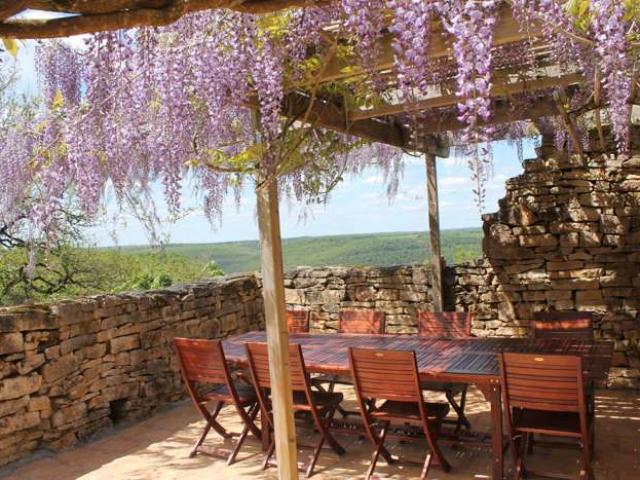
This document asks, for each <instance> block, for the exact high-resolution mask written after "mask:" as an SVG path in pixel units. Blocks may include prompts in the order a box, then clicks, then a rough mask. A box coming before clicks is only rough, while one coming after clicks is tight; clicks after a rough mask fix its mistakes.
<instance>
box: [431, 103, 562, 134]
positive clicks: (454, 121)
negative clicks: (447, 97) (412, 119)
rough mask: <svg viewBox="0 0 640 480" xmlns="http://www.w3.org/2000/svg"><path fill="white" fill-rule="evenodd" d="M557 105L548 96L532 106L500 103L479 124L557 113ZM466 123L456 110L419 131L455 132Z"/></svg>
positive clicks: (499, 122)
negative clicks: (517, 106) (460, 118)
mask: <svg viewBox="0 0 640 480" xmlns="http://www.w3.org/2000/svg"><path fill="white" fill-rule="evenodd" d="M558 114H559V111H558V105H557V104H556V102H555V101H553V100H552V99H550V98H545V99H541V100H540V101H539V102H536V103H535V104H534V105H532V106H527V107H524V108H518V109H514V108H513V107H512V106H511V105H508V104H507V105H500V106H497V107H495V108H493V110H492V114H491V118H490V119H489V120H488V121H486V122H479V124H480V125H499V124H503V123H509V122H515V121H521V120H535V119H536V118H540V117H547V116H550V115H558ZM466 127H467V124H466V123H464V122H461V121H460V120H458V118H457V112H454V113H452V114H451V115H450V116H448V117H446V118H443V119H441V120H440V121H438V122H433V123H426V124H425V125H424V126H422V127H421V128H420V132H421V133H424V134H425V135H434V134H437V133H445V132H455V131H457V130H461V129H463V128H466Z"/></svg>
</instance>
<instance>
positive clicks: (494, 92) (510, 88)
mask: <svg viewBox="0 0 640 480" xmlns="http://www.w3.org/2000/svg"><path fill="white" fill-rule="evenodd" d="M583 80H584V79H583V77H582V75H580V74H577V73H571V74H567V75H563V76H560V77H546V78H540V79H536V80H522V81H518V82H513V83H508V84H500V83H494V84H493V85H492V87H491V96H492V97H508V96H510V95H516V94H522V93H526V92H534V91H536V90H544V89H547V88H554V87H558V86H567V85H573V84H575V83H580V82H582V81H583ZM459 101H460V97H458V96H457V95H442V96H440V97H434V98H427V99H425V100H419V101H417V102H407V103H401V104H397V105H385V106H383V107H379V108H373V109H370V110H353V111H351V112H349V120H351V121H354V122H356V121H358V120H364V119H369V118H375V117H384V116H389V115H395V114H398V113H411V112H419V111H423V110H431V109H435V108H442V107H450V106H453V105H456V104H457V103H458V102H459Z"/></svg>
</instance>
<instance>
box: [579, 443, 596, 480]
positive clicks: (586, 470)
mask: <svg viewBox="0 0 640 480" xmlns="http://www.w3.org/2000/svg"><path fill="white" fill-rule="evenodd" d="M580 444H581V445H580V448H581V450H582V462H581V465H580V467H581V468H580V480H593V478H594V476H593V469H592V467H591V442H590V441H589V434H588V433H587V434H586V435H583V437H582V439H581V442H580Z"/></svg>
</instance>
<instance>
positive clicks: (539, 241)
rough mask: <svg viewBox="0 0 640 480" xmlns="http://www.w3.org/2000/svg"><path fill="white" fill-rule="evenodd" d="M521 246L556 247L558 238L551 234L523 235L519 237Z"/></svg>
mask: <svg viewBox="0 0 640 480" xmlns="http://www.w3.org/2000/svg"><path fill="white" fill-rule="evenodd" d="M518 240H519V242H520V246H521V247H555V246H556V245H558V239H557V238H556V237H555V236H554V235H551V234H548V233H546V234H543V235H521V236H520V237H518Z"/></svg>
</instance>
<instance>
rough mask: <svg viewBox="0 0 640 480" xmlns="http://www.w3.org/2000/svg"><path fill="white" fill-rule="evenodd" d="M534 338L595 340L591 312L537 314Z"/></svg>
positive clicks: (533, 326) (535, 316) (535, 315)
mask: <svg viewBox="0 0 640 480" xmlns="http://www.w3.org/2000/svg"><path fill="white" fill-rule="evenodd" d="M533 318H534V320H533V324H532V328H533V338H535V339H543V338H567V339H569V338H572V339H577V340H593V314H592V313H591V312H536V313H534V315H533Z"/></svg>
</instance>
